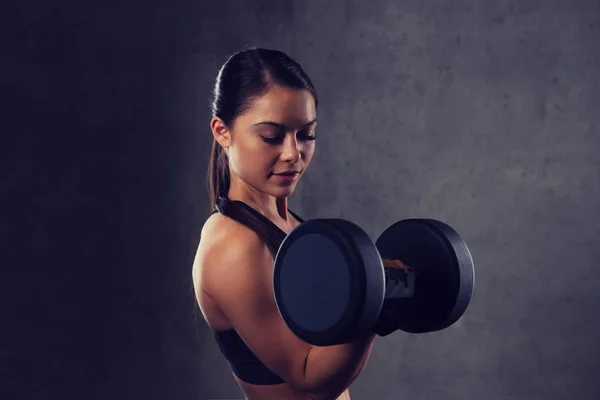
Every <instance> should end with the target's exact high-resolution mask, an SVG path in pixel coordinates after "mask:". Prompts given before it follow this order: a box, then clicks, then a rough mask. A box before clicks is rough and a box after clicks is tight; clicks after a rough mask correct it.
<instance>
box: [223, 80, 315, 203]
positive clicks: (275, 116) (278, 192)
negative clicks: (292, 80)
mask: <svg viewBox="0 0 600 400" xmlns="http://www.w3.org/2000/svg"><path fill="white" fill-rule="evenodd" d="M316 126H317V123H316V109H315V103H314V99H313V97H312V95H311V94H310V92H308V91H305V90H297V89H290V88H285V87H281V86H273V87H272V88H271V89H270V90H269V92H267V94H265V95H264V96H263V97H260V98H258V99H255V100H254V102H253V103H252V106H251V108H250V109H249V110H248V111H247V112H246V113H244V114H243V115H240V116H239V117H238V118H237V119H236V121H235V123H234V124H233V126H231V127H229V128H228V127H225V126H224V125H223V123H222V121H220V120H219V119H218V118H213V120H212V121H211V128H212V131H213V135H214V137H215V139H216V140H217V142H219V144H220V145H221V146H223V148H224V149H225V151H226V152H227V155H228V158H229V166H230V174H231V175H230V176H231V188H232V189H234V188H235V189H236V190H237V189H239V187H240V186H241V187H242V188H243V189H242V190H245V189H249V190H251V191H253V192H257V191H258V192H259V193H261V194H266V195H270V196H274V197H277V198H285V197H288V196H290V195H291V194H292V193H293V192H294V190H295V188H296V185H297V184H298V181H299V179H300V177H301V176H302V175H303V174H304V172H305V171H306V170H307V168H308V166H309V164H310V161H311V159H312V156H313V154H314V151H315V138H316V132H315V130H316ZM287 171H298V172H299V174H298V175H297V176H296V178H295V179H294V180H292V181H290V180H289V179H283V178H282V177H279V176H277V175H275V174H278V173H281V172H287Z"/></svg>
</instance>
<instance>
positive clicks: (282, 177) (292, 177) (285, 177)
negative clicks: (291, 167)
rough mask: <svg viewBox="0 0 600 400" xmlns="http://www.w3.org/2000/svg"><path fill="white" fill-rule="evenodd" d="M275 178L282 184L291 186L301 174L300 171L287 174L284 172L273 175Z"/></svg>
mask: <svg viewBox="0 0 600 400" xmlns="http://www.w3.org/2000/svg"><path fill="white" fill-rule="evenodd" d="M273 176H274V177H275V179H277V181H278V182H280V183H283V184H291V183H292V182H295V181H296V180H298V177H299V176H300V172H299V171H287V172H282V173H279V174H273Z"/></svg>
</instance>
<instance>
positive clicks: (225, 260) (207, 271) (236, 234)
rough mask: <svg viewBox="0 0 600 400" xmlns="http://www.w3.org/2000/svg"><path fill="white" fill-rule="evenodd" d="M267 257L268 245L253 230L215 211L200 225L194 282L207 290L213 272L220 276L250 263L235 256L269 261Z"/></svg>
mask: <svg viewBox="0 0 600 400" xmlns="http://www.w3.org/2000/svg"><path fill="white" fill-rule="evenodd" d="M269 257H271V254H270V252H269V251H268V248H267V246H266V245H265V244H264V242H263V241H262V240H261V239H260V237H259V236H258V235H257V234H256V232H254V231H253V230H252V229H250V228H248V227H246V226H244V225H242V224H240V223H239V222H237V221H235V220H233V219H231V218H229V217H227V216H225V215H222V214H221V213H215V214H213V215H211V216H210V217H209V218H208V219H207V221H206V222H205V224H204V226H203V227H202V232H201V235H200V243H199V245H198V250H197V252H196V257H195V259H194V266H193V275H194V282H195V284H198V286H200V287H202V288H204V289H205V290H206V287H207V286H209V285H210V282H211V281H213V280H214V278H215V277H214V275H215V274H218V275H219V277H221V279H222V277H224V276H225V275H228V274H237V275H243V273H244V269H247V268H248V267H249V266H250V264H249V263H240V262H237V261H238V260H240V259H248V260H257V259H260V260H264V261H266V262H268V261H267V260H268V258H269ZM271 262H272V261H271Z"/></svg>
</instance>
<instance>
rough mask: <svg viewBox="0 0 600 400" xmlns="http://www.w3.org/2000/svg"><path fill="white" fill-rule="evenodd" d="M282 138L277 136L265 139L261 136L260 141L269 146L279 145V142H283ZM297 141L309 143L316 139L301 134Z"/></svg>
mask: <svg viewBox="0 0 600 400" xmlns="http://www.w3.org/2000/svg"><path fill="white" fill-rule="evenodd" d="M284 137H285V136H279V137H275V138H267V137H264V136H261V138H262V140H263V141H264V142H265V143H269V144H278V143H281V142H283V138H284ZM298 139H299V140H301V141H306V142H309V141H313V140H317V137H316V136H315V135H311V134H307V133H303V134H300V135H298Z"/></svg>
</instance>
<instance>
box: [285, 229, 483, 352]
mask: <svg viewBox="0 0 600 400" xmlns="http://www.w3.org/2000/svg"><path fill="white" fill-rule="evenodd" d="M388 260H392V261H393V260H397V261H393V262H395V263H397V264H398V266H400V268H396V267H389V266H388V267H384V263H386V264H388V263H390V262H392V261H388ZM273 272H274V275H273V277H274V280H273V290H274V294H275V300H276V303H277V307H278V309H279V312H280V314H281V316H282V317H283V319H284V321H285V322H286V324H287V325H288V327H289V328H290V329H291V331H292V332H294V334H296V336H297V337H298V338H300V339H302V340H303V341H305V342H307V343H310V344H313V345H317V346H330V345H335V344H343V343H349V342H352V341H354V340H356V339H358V338H360V337H364V335H365V334H368V333H370V332H375V333H377V334H379V335H380V336H386V335H388V334H390V333H391V332H394V331H396V330H402V331H404V332H408V333H425V332H435V331H439V330H442V329H445V328H447V327H449V326H451V325H452V324H454V323H455V322H456V321H457V320H458V319H460V317H461V316H462V315H463V314H464V312H465V311H466V309H467V306H468V304H469V302H470V300H471V295H472V293H473V289H474V272H475V271H474V265H473V259H472V257H471V253H470V252H469V249H468V248H467V245H466V244H465V242H464V241H463V240H462V239H461V238H460V236H459V235H458V233H457V232H456V231H455V230H454V229H452V228H451V227H450V226H448V225H446V224H445V223H443V222H440V221H437V220H433V219H406V220H402V221H399V222H396V223H394V224H393V225H391V226H390V227H389V228H387V229H386V230H385V231H384V232H383V233H382V234H381V236H380V237H379V238H378V239H377V242H376V243H375V244H374V243H373V241H372V240H371V239H370V237H369V236H368V234H367V233H366V232H365V231H364V230H363V229H361V228H360V227H359V226H358V225H356V224H354V223H352V222H350V221H347V220H344V219H312V220H308V221H305V222H303V223H302V224H300V225H299V226H297V227H296V228H294V229H293V230H292V231H291V232H290V233H289V234H288V235H287V236H286V237H285V239H284V240H283V242H282V243H281V246H280V247H279V249H278V251H277V254H276V257H275V265H274V271H273Z"/></svg>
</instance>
